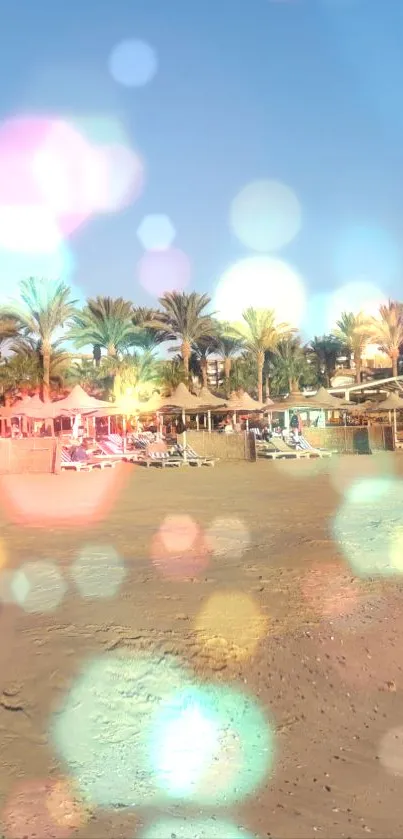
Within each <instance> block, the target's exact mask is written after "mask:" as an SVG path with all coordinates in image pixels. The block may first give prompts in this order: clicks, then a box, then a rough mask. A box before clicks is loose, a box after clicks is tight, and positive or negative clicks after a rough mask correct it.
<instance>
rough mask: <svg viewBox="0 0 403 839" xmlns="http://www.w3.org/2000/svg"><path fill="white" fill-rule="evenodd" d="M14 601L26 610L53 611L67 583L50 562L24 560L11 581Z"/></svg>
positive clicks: (60, 599) (34, 611)
mask: <svg viewBox="0 0 403 839" xmlns="http://www.w3.org/2000/svg"><path fill="white" fill-rule="evenodd" d="M11 591H12V593H13V594H14V597H15V602H16V603H18V605H19V606H21V608H22V609H24V610H25V611H26V612H32V613H40V612H53V611H54V610H55V609H56V608H57V607H58V606H59V605H60V603H61V602H62V600H63V597H64V595H65V593H66V591H67V584H66V582H65V580H64V578H63V576H62V574H61V573H60V571H59V569H58V568H57V566H56V565H55V564H54V563H52V562H44V561H38V562H25V563H24V565H22V566H21V568H20V569H19V570H18V571H16V573H15V575H14V578H13V581H12V583H11Z"/></svg>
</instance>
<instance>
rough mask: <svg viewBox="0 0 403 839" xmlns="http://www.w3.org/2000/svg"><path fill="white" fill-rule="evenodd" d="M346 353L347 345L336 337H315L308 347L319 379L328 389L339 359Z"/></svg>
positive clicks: (309, 355)
mask: <svg viewBox="0 0 403 839" xmlns="http://www.w3.org/2000/svg"><path fill="white" fill-rule="evenodd" d="M345 351H346V348H345V345H344V344H343V342H342V341H341V340H340V338H337V337H336V336H335V335H321V336H319V337H318V336H317V335H315V337H314V338H313V340H312V341H311V342H310V343H309V344H308V345H307V352H308V357H309V358H310V359H311V361H312V362H313V363H314V364H315V365H316V367H317V370H318V375H319V379H320V381H321V382H322V384H324V385H325V386H326V387H330V383H331V379H332V378H333V376H334V374H335V371H336V364H337V359H338V358H339V356H340V355H342V354H343V352H345Z"/></svg>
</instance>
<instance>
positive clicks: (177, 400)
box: [161, 382, 203, 411]
mask: <svg viewBox="0 0 403 839" xmlns="http://www.w3.org/2000/svg"><path fill="white" fill-rule="evenodd" d="M202 407H203V405H202V402H201V401H200V399H199V397H198V396H195V395H194V394H193V393H191V392H190V390H188V388H187V387H186V385H185V384H183V382H180V384H178V386H177V387H176V388H175V390H174V391H173V393H171V395H170V396H165V397H164V398H163V399H161V408H181V409H182V411H194V410H197V409H200V408H202Z"/></svg>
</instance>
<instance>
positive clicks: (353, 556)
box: [332, 478, 403, 577]
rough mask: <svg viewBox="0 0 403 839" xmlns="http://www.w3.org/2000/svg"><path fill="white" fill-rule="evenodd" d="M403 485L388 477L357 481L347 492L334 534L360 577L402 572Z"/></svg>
mask: <svg viewBox="0 0 403 839" xmlns="http://www.w3.org/2000/svg"><path fill="white" fill-rule="evenodd" d="M402 503H403V482H401V481H399V480H392V479H388V478H373V479H367V480H365V479H364V480H361V481H357V482H355V483H354V484H352V486H351V487H350V488H349V489H348V490H347V492H346V495H345V499H344V501H343V503H342V504H341V507H340V509H339V510H338V512H337V514H336V516H335V519H334V522H333V527H332V530H333V535H334V539H335V541H336V542H337V544H338V545H339V546H340V548H341V550H342V552H343V554H344V556H345V557H346V559H347V561H348V562H349V563H350V564H351V566H352V568H353V570H354V572H355V573H356V574H357V575H358V576H359V577H379V576H386V577H390V576H393V575H396V574H398V573H399V570H400V561H399V564H398V567H396V565H395V564H394V563H393V559H394V557H395V561H396V543H395V541H394V540H395V539H396V528H400V522H401V505H402Z"/></svg>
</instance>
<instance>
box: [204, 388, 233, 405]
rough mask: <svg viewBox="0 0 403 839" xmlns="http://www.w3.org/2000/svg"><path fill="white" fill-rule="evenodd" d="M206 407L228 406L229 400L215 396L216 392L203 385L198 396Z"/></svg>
mask: <svg viewBox="0 0 403 839" xmlns="http://www.w3.org/2000/svg"><path fill="white" fill-rule="evenodd" d="M197 398H198V399H199V400H200V402H201V404H202V405H203V407H204V408H220V407H221V408H226V407H227V404H228V401H227V400H226V399H223V398H222V397H220V396H215V395H214V393H211V391H210V390H209V389H208V388H207V387H202V389H201V391H200V393H199V395H198V397H197Z"/></svg>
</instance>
